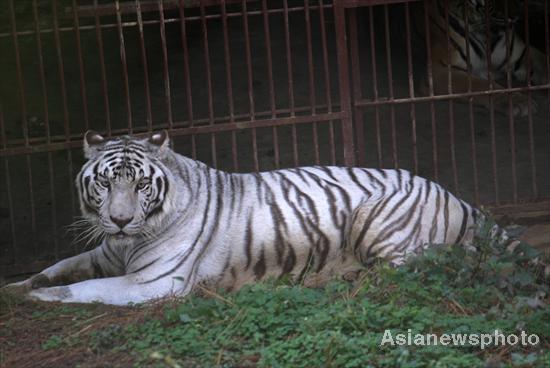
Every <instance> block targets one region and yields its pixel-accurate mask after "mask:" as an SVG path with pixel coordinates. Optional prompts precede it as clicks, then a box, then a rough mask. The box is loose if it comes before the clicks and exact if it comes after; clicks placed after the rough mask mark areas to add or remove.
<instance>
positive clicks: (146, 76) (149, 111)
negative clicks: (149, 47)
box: [136, 0, 153, 131]
mask: <svg viewBox="0 0 550 368" xmlns="http://www.w3.org/2000/svg"><path fill="white" fill-rule="evenodd" d="M136 16H137V22H138V33H139V46H140V51H141V63H142V65H143V83H144V88H145V109H146V110H147V129H149V130H150V131H152V130H153V112H152V108H151V91H150V88H149V64H148V62H147V51H146V49H145V36H144V32H143V17H142V14H141V5H140V0H136Z"/></svg>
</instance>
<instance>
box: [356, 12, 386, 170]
mask: <svg viewBox="0 0 550 368" xmlns="http://www.w3.org/2000/svg"><path fill="white" fill-rule="evenodd" d="M369 35H370V54H371V65H372V92H373V97H374V100H375V101H378V98H379V96H378V73H377V71H376V69H377V66H376V43H375V42H376V38H375V37H374V15H373V9H372V7H370V8H369ZM361 100H362V99H360V98H359V97H358V98H357V99H356V100H355V102H354V104H355V106H356V107H359V106H360V105H359V102H360V101H361ZM374 122H375V130H376V149H377V153H378V167H383V163H382V134H381V131H380V110H379V109H378V105H376V106H374Z"/></svg>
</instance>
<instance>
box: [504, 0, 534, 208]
mask: <svg viewBox="0 0 550 368" xmlns="http://www.w3.org/2000/svg"><path fill="white" fill-rule="evenodd" d="M504 19H505V20H506V21H508V19H509V18H508V2H507V1H505V2H504ZM510 39H511V37H510V26H509V25H508V24H507V25H506V30H505V41H506V60H510V54H511V45H510V42H511V40H510ZM527 48H529V47H527ZM510 67H511V65H510V63H509V62H507V63H506V88H508V89H510V88H512V73H511V70H510ZM507 97H508V128H509V132H510V146H511V147H510V149H511V151H510V154H511V156H512V157H511V159H512V162H511V164H512V200H513V202H514V203H517V201H518V181H517V170H516V137H515V126H514V113H513V104H512V95H511V94H510V93H507Z"/></svg>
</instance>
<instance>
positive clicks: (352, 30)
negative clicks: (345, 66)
mask: <svg viewBox="0 0 550 368" xmlns="http://www.w3.org/2000/svg"><path fill="white" fill-rule="evenodd" d="M348 13H349V37H350V58H351V60H350V61H351V75H353V76H354V78H352V87H353V102H354V103H353V107H354V118H355V135H356V140H355V144H356V155H357V157H356V159H357V164H358V165H359V166H364V165H365V156H366V153H365V127H364V121H363V110H362V109H361V108H359V107H357V106H356V105H355V101H357V100H361V99H362V98H363V94H362V91H361V62H360V60H359V44H358V35H357V12H356V10H355V8H352V9H350V10H349V11H348Z"/></svg>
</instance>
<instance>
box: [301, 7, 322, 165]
mask: <svg viewBox="0 0 550 368" xmlns="http://www.w3.org/2000/svg"><path fill="white" fill-rule="evenodd" d="M304 20H305V25H306V44H307V65H308V82H309V105H310V106H311V115H315V114H317V111H316V109H315V105H316V100H315V72H314V70H313V69H314V68H313V62H314V61H313V47H312V41H311V14H310V10H309V0H304ZM311 128H312V134H313V154H314V157H315V158H314V159H315V164H316V165H319V164H320V162H321V158H320V156H319V133H318V132H317V124H316V123H313V124H312V125H311Z"/></svg>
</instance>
